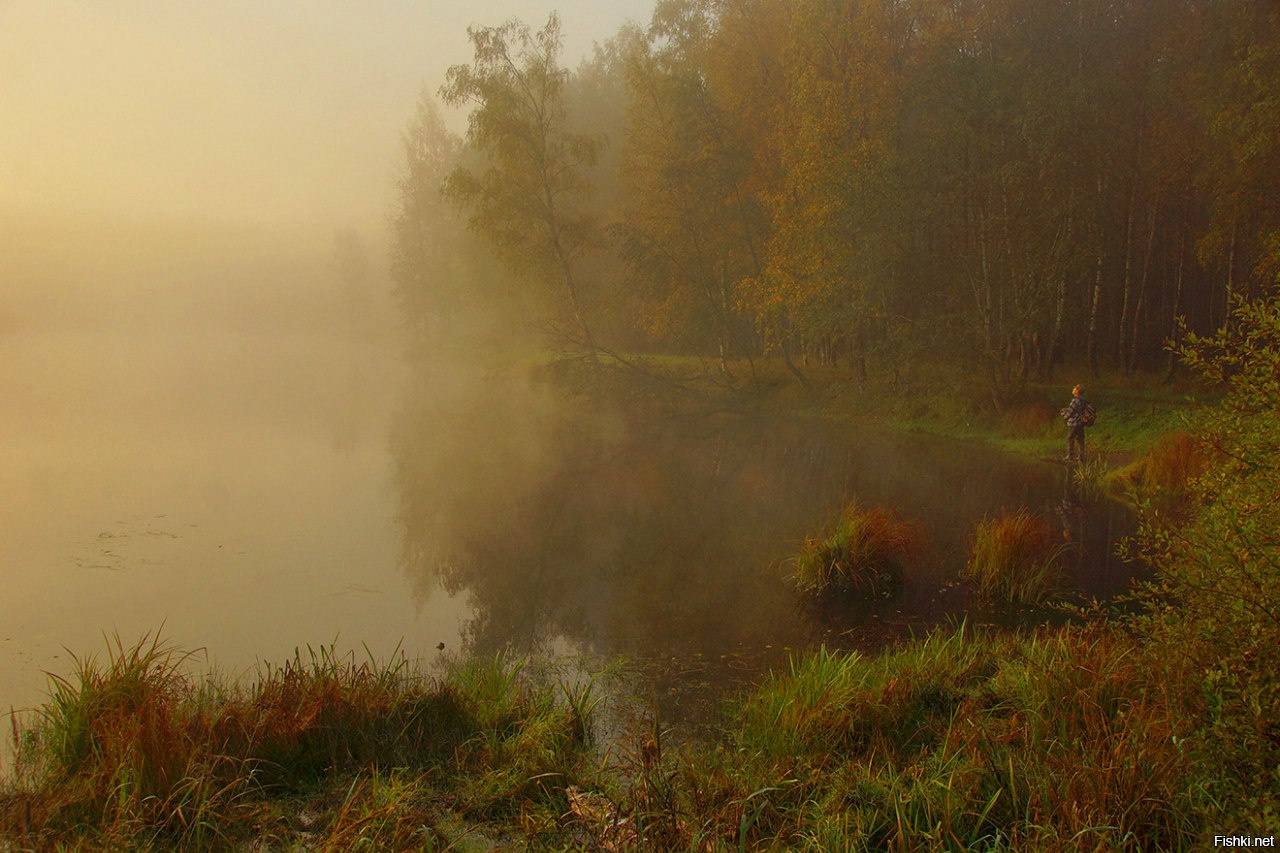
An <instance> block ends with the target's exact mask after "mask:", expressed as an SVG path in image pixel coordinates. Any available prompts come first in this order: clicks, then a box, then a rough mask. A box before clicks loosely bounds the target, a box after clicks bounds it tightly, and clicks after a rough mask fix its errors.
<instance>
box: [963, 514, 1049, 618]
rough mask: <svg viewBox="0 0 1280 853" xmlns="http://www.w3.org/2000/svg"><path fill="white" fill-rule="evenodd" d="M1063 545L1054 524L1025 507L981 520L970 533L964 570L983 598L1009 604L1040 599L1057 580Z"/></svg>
mask: <svg viewBox="0 0 1280 853" xmlns="http://www.w3.org/2000/svg"><path fill="white" fill-rule="evenodd" d="M1061 553H1062V545H1060V544H1059V543H1058V542H1057V537H1056V535H1055V532H1054V530H1053V528H1051V527H1050V526H1049V525H1048V524H1046V523H1045V522H1044V521H1043V520H1042V519H1039V518H1037V517H1035V516H1034V515H1032V514H1031V513H1030V512H1028V511H1027V510H1025V509H1020V510H1018V511H1017V512H1015V513H1008V512H1003V513H1001V514H1000V515H999V516H997V517H996V518H988V519H984V520H983V521H982V522H980V523H979V524H978V526H977V528H976V529H975V530H974V534H973V550H972V551H971V552H970V555H969V562H968V564H967V565H966V566H965V575H966V576H967V577H969V578H970V579H971V580H973V582H974V583H975V584H976V585H977V587H978V591H979V592H980V593H981V594H982V595H983V596H985V597H987V598H991V599H997V600H1002V601H1007V602H1010V603H1022V604H1040V603H1043V602H1044V601H1045V600H1047V599H1048V598H1049V597H1050V596H1051V595H1052V594H1053V593H1054V592H1055V590H1056V589H1057V587H1058V584H1059V581H1060V579H1061V576H1060V572H1059V570H1058V566H1057V562H1058V556H1059V555H1060V554H1061Z"/></svg>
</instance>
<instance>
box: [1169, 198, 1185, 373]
mask: <svg viewBox="0 0 1280 853" xmlns="http://www.w3.org/2000/svg"><path fill="white" fill-rule="evenodd" d="M1190 207H1191V200H1190V199H1186V200H1185V201H1184V202H1183V205H1182V224H1181V225H1180V226H1179V229H1178V267H1177V272H1176V273H1175V274H1174V277H1173V319H1172V321H1171V322H1170V323H1169V345H1168V350H1169V360H1168V363H1167V365H1166V368H1165V374H1164V381H1165V382H1172V381H1173V374H1174V370H1175V369H1176V368H1177V366H1178V354H1177V352H1175V349H1176V348H1177V346H1178V345H1179V344H1180V343H1181V342H1182V341H1181V331H1182V325H1181V323H1180V313H1181V309H1182V276H1183V269H1184V268H1185V266H1186V258H1187V217H1188V209H1189V208H1190Z"/></svg>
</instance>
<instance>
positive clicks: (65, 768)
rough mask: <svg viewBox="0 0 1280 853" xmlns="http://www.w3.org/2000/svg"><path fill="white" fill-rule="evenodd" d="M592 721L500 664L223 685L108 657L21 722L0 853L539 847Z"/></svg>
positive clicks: (149, 656)
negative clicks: (494, 843) (489, 841)
mask: <svg viewBox="0 0 1280 853" xmlns="http://www.w3.org/2000/svg"><path fill="white" fill-rule="evenodd" d="M589 708H590V697H589V693H588V692H585V691H578V690H575V689H573V688H569V687H564V688H561V689H559V690H555V689H550V688H535V687H533V686H531V685H530V683H529V682H528V681H527V680H525V679H523V678H521V677H520V668H519V665H518V664H515V663H511V662H508V661H504V660H502V659H494V660H486V661H473V662H470V663H467V664H465V665H461V666H457V667H455V668H453V669H451V670H450V671H449V672H447V673H446V674H445V675H443V676H442V677H439V678H433V677H428V676H426V675H425V674H423V673H422V672H420V671H418V670H417V669H416V668H415V667H413V666H412V665H410V663H409V662H408V661H407V660H406V659H405V658H404V657H400V658H398V659H396V660H394V661H392V662H390V663H375V662H372V661H367V662H359V661H357V660H356V659H355V658H354V657H338V656H335V655H333V654H332V652H331V651H330V650H326V649H320V650H318V651H314V652H310V653H308V654H307V655H305V656H304V655H302V654H299V655H297V656H296V657H295V658H294V659H293V660H290V661H287V662H285V663H283V664H281V665H279V666H272V667H268V668H266V669H265V670H264V671H263V672H262V673H260V675H259V677H258V678H257V679H255V680H253V681H252V682H249V683H228V682H225V681H224V680H221V679H219V678H217V677H216V676H213V675H210V674H207V673H205V674H200V673H191V672H189V671H188V667H187V656H186V655H183V654H181V653H179V652H178V651H176V650H174V649H171V648H168V647H166V646H164V645H163V644H161V643H160V642H158V641H155V640H145V639H144V640H143V641H142V642H140V643H137V644H134V645H128V646H126V645H123V644H120V643H117V644H116V645H115V646H114V647H113V648H111V649H110V650H109V654H108V656H107V658H106V659H105V660H98V659H95V658H87V659H84V660H82V661H80V663H79V665H78V666H77V668H76V671H75V673H74V674H73V675H72V676H70V677H68V678H66V679H61V678H57V679H54V680H53V681H52V682H51V698H50V701H49V702H48V703H47V704H46V705H45V706H44V707H43V708H42V709H41V710H40V711H39V713H37V714H36V715H35V716H34V717H32V718H29V719H26V720H24V721H23V722H21V723H20V722H19V721H18V720H17V719H16V718H15V719H14V721H13V725H12V736H13V741H14V743H13V746H14V752H15V754H16V765H15V766H14V767H12V768H8V770H9V771H10V772H9V773H8V777H9V778H8V779H7V781H6V783H5V785H4V788H3V792H2V793H0V839H2V840H0V850H54V849H58V850H86V851H88V850H175V849H181V850H226V849H250V848H251V849H257V850H277V849H278V850H291V849H308V850H356V849H367V850H407V849H426V850H430V849H446V848H449V847H450V846H452V847H453V849H459V848H458V846H457V845H458V844H459V842H460V840H462V839H464V838H466V837H467V836H469V835H476V836H477V837H478V838H491V837H492V835H493V833H494V832H495V831H497V832H502V833H517V834H519V835H520V836H521V837H523V838H526V839H528V840H530V841H535V842H536V841H537V840H538V839H539V838H540V837H541V835H542V833H543V831H544V827H545V826H551V827H555V826H556V821H557V819H558V817H559V815H561V814H562V813H563V812H564V811H565V808H566V800H565V790H566V788H568V787H569V786H571V785H573V784H574V783H575V781H577V780H578V778H579V775H580V774H581V773H582V772H583V771H584V768H586V767H589V765H590V762H589V761H588V760H587V758H588V756H589V754H590V751H589V749H588V747H587V741H588V732H589V720H588V716H589ZM495 826H496V827H499V828H500V829H498V830H493V829H492V827H495ZM462 849H465V848H462Z"/></svg>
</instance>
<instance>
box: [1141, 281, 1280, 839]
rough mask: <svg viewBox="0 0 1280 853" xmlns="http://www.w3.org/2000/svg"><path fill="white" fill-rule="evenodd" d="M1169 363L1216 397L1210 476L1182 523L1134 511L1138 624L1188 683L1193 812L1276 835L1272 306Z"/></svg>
mask: <svg viewBox="0 0 1280 853" xmlns="http://www.w3.org/2000/svg"><path fill="white" fill-rule="evenodd" d="M1182 354H1183V357H1184V358H1185V359H1186V361H1187V363H1188V364H1189V365H1190V366H1191V367H1192V368H1193V369H1194V370H1196V371H1198V372H1199V373H1200V374H1201V375H1203V376H1204V377H1206V378H1207V379H1209V380H1211V381H1213V382H1214V383H1216V384H1219V385H1221V386H1222V387H1224V388H1225V389H1226V393H1225V396H1224V398H1223V400H1222V402H1221V404H1219V405H1217V406H1213V407H1208V408H1205V409H1202V410H1200V412H1199V413H1198V416H1197V426H1198V429H1199V432H1200V435H1201V440H1202V442H1203V445H1204V447H1205V448H1206V450H1207V452H1208V453H1209V454H1210V458H1211V460H1212V464H1211V465H1210V467H1209V469H1208V471H1207V473H1205V474H1204V476H1203V477H1202V478H1201V479H1200V480H1199V481H1198V482H1196V483H1194V484H1193V490H1192V494H1193V497H1194V499H1195V502H1196V503H1197V504H1199V505H1200V509H1199V511H1198V513H1197V514H1196V516H1195V517H1194V519H1193V520H1191V521H1190V522H1189V523H1187V522H1186V521H1185V520H1184V519H1178V518H1168V517H1167V516H1162V515H1160V514H1158V513H1156V512H1154V511H1153V510H1150V509H1148V513H1147V518H1146V520H1145V522H1144V524H1143V527H1142V531H1141V534H1140V537H1139V541H1140V543H1141V545H1142V547H1143V549H1144V551H1145V554H1146V556H1147V557H1148V559H1150V560H1151V561H1152V562H1153V563H1154V564H1155V565H1156V566H1157V567H1158V568H1159V570H1160V580H1159V581H1158V583H1156V584H1154V585H1153V586H1152V587H1151V588H1150V589H1149V590H1148V591H1147V594H1146V598H1147V601H1148V603H1149V605H1150V614H1149V615H1148V616H1146V617H1144V618H1143V619H1141V620H1140V623H1141V624H1142V626H1143V628H1144V629H1145V630H1146V631H1147V633H1148V634H1149V635H1150V636H1151V638H1152V640H1153V641H1154V644H1155V648H1156V649H1158V650H1159V651H1160V655H1159V657H1160V658H1161V659H1162V660H1165V661H1168V662H1170V664H1171V665H1173V666H1175V667H1176V668H1177V669H1184V668H1185V670H1186V671H1189V672H1190V673H1191V674H1192V678H1193V684H1194V685H1195V687H1196V689H1195V690H1193V692H1192V694H1191V695H1192V699H1193V705H1194V708H1193V712H1194V713H1196V714H1198V715H1199V720H1198V723H1199V726H1198V728H1199V729H1200V731H1201V737H1199V738H1198V739H1197V740H1196V742H1193V743H1191V744H1190V745H1189V748H1191V749H1194V750H1195V752H1196V754H1197V756H1198V758H1199V760H1200V761H1201V762H1202V766H1203V767H1204V768H1205V770H1206V775H1208V777H1209V778H1210V779H1212V780H1213V783H1212V786H1211V787H1210V788H1206V789H1205V790H1204V791H1201V792H1199V796H1201V797H1203V798H1205V799H1203V801H1202V805H1203V807H1204V808H1206V809H1207V810H1210V811H1212V810H1213V809H1216V808H1222V809H1224V810H1225V811H1226V812H1227V815H1228V816H1229V818H1230V819H1231V820H1230V823H1231V825H1232V826H1240V827H1242V829H1241V831H1242V832H1248V833H1256V834H1266V833H1269V832H1274V831H1275V830H1276V827H1277V825H1278V824H1280V812H1278V811H1277V808H1276V804H1277V803H1278V802H1280V771H1278V770H1277V768H1278V767H1280V714H1278V712H1280V502H1277V501H1276V495H1277V494H1280V300H1278V299H1277V298H1276V296H1275V295H1274V294H1272V295H1271V296H1270V297H1269V298H1267V299H1265V300H1262V301H1255V302H1248V303H1246V302H1237V305H1236V307H1235V310H1234V317H1233V322H1232V323H1231V324H1230V326H1229V328H1228V329H1224V330H1222V331H1220V332H1218V333H1217V334H1216V335H1214V336H1212V337H1208V338H1204V337H1199V336H1195V335H1191V336H1189V337H1188V339H1187V341H1186V344H1185V346H1184V347H1183V349H1182ZM1184 663H1185V664H1186V666H1185V667H1184V666H1183V664H1184Z"/></svg>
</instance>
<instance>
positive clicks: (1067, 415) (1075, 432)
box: [1062, 385, 1094, 462]
mask: <svg viewBox="0 0 1280 853" xmlns="http://www.w3.org/2000/svg"><path fill="white" fill-rule="evenodd" d="M1093 417H1094V415H1093V406H1091V405H1089V401H1088V400H1086V399H1085V398H1084V386H1083V385H1077V386H1076V387H1074V388H1072V389H1071V402H1070V403H1069V404H1067V406H1066V407H1065V408H1064V409H1063V410H1062V418H1063V420H1065V421H1066V422H1067V458H1066V459H1063V460H1062V461H1063V462H1083V461H1084V429H1085V427H1087V426H1092V425H1093Z"/></svg>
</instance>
